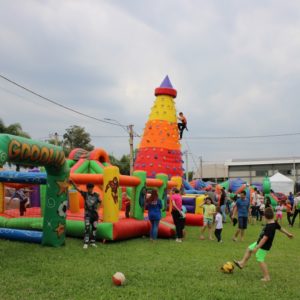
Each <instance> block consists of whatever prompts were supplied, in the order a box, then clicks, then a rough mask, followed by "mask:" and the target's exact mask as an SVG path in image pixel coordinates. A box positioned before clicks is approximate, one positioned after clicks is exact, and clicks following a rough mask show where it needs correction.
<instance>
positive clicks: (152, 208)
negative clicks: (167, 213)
mask: <svg viewBox="0 0 300 300" xmlns="http://www.w3.org/2000/svg"><path fill="white" fill-rule="evenodd" d="M147 204H148V217H149V221H150V223H151V229H150V240H151V241H155V240H157V234H158V225H159V221H160V219H161V209H162V202H161V200H160V199H158V194H157V190H152V191H151V195H150V197H149V198H148V199H147Z"/></svg>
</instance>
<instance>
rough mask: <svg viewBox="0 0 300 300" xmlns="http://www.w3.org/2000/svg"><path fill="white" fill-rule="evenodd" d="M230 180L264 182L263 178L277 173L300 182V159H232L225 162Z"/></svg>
mask: <svg viewBox="0 0 300 300" xmlns="http://www.w3.org/2000/svg"><path fill="white" fill-rule="evenodd" d="M225 166H226V167H227V168H228V177H229V178H242V179H244V180H246V181H247V182H249V183H250V184H251V183H253V182H262V180H263V178H264V177H265V176H266V175H267V176H273V175H274V174H275V173H277V172H280V173H281V174H283V175H285V176H287V177H289V178H290V179H292V180H293V181H294V182H295V183H296V184H297V182H299V181H300V157H282V158H261V159H258V158H255V159H231V160H227V161H225Z"/></svg>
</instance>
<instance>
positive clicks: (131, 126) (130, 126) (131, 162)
mask: <svg viewBox="0 0 300 300" xmlns="http://www.w3.org/2000/svg"><path fill="white" fill-rule="evenodd" d="M128 132H129V146H130V153H129V164H130V176H132V174H133V125H132V124H130V125H128Z"/></svg>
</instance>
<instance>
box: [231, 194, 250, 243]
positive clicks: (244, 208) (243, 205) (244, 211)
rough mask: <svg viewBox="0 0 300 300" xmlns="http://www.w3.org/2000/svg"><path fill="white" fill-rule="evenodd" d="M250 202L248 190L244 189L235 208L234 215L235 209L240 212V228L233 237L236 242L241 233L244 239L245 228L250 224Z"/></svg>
mask: <svg viewBox="0 0 300 300" xmlns="http://www.w3.org/2000/svg"><path fill="white" fill-rule="evenodd" d="M249 202H250V201H249V199H247V198H246V192H245V191H242V192H241V195H240V198H238V199H237V201H236V204H235V206H234V208H233V215H234V214H235V210H237V214H238V229H237V231H236V233H235V234H234V236H233V238H232V240H233V241H234V242H236V241H237V238H238V236H239V235H240V236H241V241H243V240H244V235H245V230H246V229H247V225H248V214H249V205H250V203H249Z"/></svg>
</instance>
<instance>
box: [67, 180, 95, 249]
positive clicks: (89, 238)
mask: <svg viewBox="0 0 300 300" xmlns="http://www.w3.org/2000/svg"><path fill="white" fill-rule="evenodd" d="M71 183H72V184H73V185H74V187H75V189H76V190H77V191H78V192H79V193H80V194H81V195H82V197H83V199H84V224H85V231H84V244H83V249H87V248H88V246H89V243H90V245H91V246H93V247H97V245H96V232H97V225H98V220H99V215H98V207H99V205H100V203H101V200H100V198H99V195H98V194H97V193H95V192H93V189H94V184H92V183H88V184H87V185H86V188H87V192H84V191H81V190H79V189H78V188H77V186H76V184H75V183H74V182H73V181H71ZM91 229H92V232H91Z"/></svg>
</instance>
